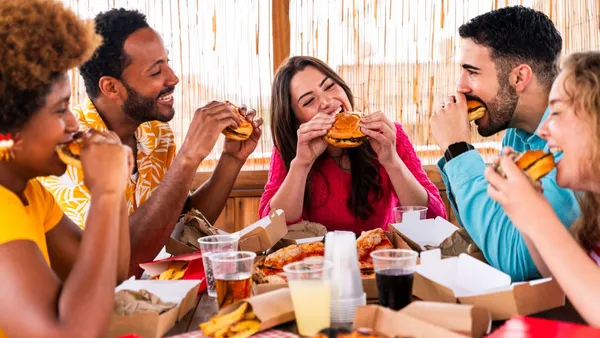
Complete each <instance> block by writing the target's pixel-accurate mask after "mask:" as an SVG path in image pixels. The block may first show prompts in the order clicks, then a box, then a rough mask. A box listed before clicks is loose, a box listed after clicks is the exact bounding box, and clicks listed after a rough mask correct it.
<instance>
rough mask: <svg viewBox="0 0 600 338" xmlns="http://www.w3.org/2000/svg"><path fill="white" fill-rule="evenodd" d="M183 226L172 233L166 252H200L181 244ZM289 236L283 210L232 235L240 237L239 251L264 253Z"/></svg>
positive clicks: (273, 212)
mask: <svg viewBox="0 0 600 338" xmlns="http://www.w3.org/2000/svg"><path fill="white" fill-rule="evenodd" d="M182 227H183V224H181V223H178V224H177V226H175V229H173V232H172V233H171V237H169V240H168V241H167V244H166V250H167V252H168V253H170V254H173V255H181V254H185V253H192V252H196V251H199V249H198V248H193V247H191V246H189V245H187V244H185V243H183V242H180V241H179V240H180V238H181V230H182ZM219 233H221V234H224V235H227V234H228V233H227V232H224V231H222V230H219ZM286 234H287V225H286V222H285V215H284V212H283V210H281V209H278V210H273V211H271V213H270V214H269V216H266V217H264V218H262V219H260V220H258V221H256V222H255V223H253V224H251V225H249V226H247V227H245V228H244V229H242V230H240V231H238V232H234V233H232V234H231V235H236V236H238V237H239V246H238V248H239V250H240V251H252V252H257V253H260V252H264V251H266V250H268V249H270V248H272V247H273V246H274V245H275V244H277V242H278V241H279V240H280V239H281V238H283V236H285V235H286Z"/></svg>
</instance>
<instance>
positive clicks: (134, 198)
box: [39, 99, 175, 228]
mask: <svg viewBox="0 0 600 338" xmlns="http://www.w3.org/2000/svg"><path fill="white" fill-rule="evenodd" d="M73 113H74V114H75V116H76V117H77V119H78V121H79V128H80V130H87V129H90V128H94V129H97V130H100V131H107V130H108V128H107V127H106V125H105V124H104V122H103V121H102V118H101V117H100V114H98V111H97V110H96V107H94V104H93V103H92V101H91V100H90V99H86V100H85V102H83V103H82V104H81V105H78V106H76V107H74V108H73ZM135 139H136V140H137V159H136V160H137V169H138V170H137V173H135V174H134V175H132V177H131V179H130V180H129V184H128V186H127V191H126V196H127V205H128V207H129V214H131V213H133V212H134V211H135V210H136V209H137V207H138V206H139V205H141V204H142V203H144V202H145V201H146V200H147V199H148V198H150V196H151V195H152V192H153V191H154V189H156V187H158V184H159V183H160V182H161V181H162V179H163V177H164V176H165V173H166V172H167V169H168V168H169V166H170V165H171V162H173V157H175V138H174V136H173V131H172V130H171V127H170V126H169V124H168V123H164V122H158V121H151V122H146V123H142V124H141V125H140V126H139V127H138V129H137V130H136V132H135ZM39 180H40V182H42V184H43V185H44V186H45V187H46V189H47V190H48V191H50V192H51V193H52V194H53V195H54V198H55V199H56V201H57V202H58V204H59V205H60V207H61V208H62V210H63V211H64V213H65V214H66V215H67V216H68V217H69V218H71V220H73V222H75V224H77V225H79V226H80V227H81V228H83V227H84V226H85V220H86V215H87V212H88V210H89V206H90V199H91V196H90V192H89V190H88V189H87V187H86V186H85V185H84V184H83V171H81V169H76V168H74V167H71V166H69V167H68V168H67V172H66V173H65V174H64V175H62V176H60V177H56V176H50V177H44V178H39Z"/></svg>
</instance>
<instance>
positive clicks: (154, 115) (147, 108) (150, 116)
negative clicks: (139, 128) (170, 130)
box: [121, 80, 175, 123]
mask: <svg viewBox="0 0 600 338" xmlns="http://www.w3.org/2000/svg"><path fill="white" fill-rule="evenodd" d="M121 82H122V83H123V86H124V87H125V89H126V90H127V101H125V102H124V103H123V104H122V105H121V109H122V110H123V112H124V113H125V114H127V116H129V117H131V118H132V119H134V120H135V121H138V122H141V123H144V122H148V121H160V122H169V121H171V119H173V116H174V115H175V109H174V108H173V107H171V111H170V112H169V114H168V115H167V116H164V115H162V114H161V112H160V108H159V107H158V102H157V101H158V98H159V97H161V96H163V95H165V94H168V93H172V92H173V91H174V90H175V87H174V86H171V87H167V88H165V89H163V90H161V91H160V93H159V94H158V96H157V97H156V98H151V97H147V96H143V95H141V94H139V93H138V92H136V91H135V89H133V88H131V87H130V86H129V85H128V84H127V82H125V81H124V80H121Z"/></svg>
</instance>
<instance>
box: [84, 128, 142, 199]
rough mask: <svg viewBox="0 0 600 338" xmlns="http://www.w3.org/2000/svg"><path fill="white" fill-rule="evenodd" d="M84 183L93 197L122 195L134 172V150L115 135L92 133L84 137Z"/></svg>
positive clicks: (110, 133)
mask: <svg viewBox="0 0 600 338" xmlns="http://www.w3.org/2000/svg"><path fill="white" fill-rule="evenodd" d="M83 142H84V143H83V148H82V150H81V154H80V158H81V166H82V169H83V174H84V177H83V181H84V184H85V185H86V186H87V187H88V189H89V190H90V192H91V193H92V194H97V193H100V194H123V193H124V192H125V188H126V187H127V182H128V180H129V176H130V175H131V171H132V169H133V153H132V151H131V148H129V147H128V146H125V145H122V144H121V140H120V139H119V137H118V136H117V135H116V134H115V133H113V132H99V131H90V132H88V133H86V134H84V136H83Z"/></svg>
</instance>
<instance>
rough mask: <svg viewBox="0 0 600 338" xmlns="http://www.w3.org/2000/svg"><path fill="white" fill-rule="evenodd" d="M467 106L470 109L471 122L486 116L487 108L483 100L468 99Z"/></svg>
mask: <svg viewBox="0 0 600 338" xmlns="http://www.w3.org/2000/svg"><path fill="white" fill-rule="evenodd" d="M467 108H468V109H469V113H468V116H469V122H472V121H475V120H479V119H480V118H482V117H484V116H485V113H486V112H487V108H486V107H485V105H484V104H483V102H481V101H479V100H476V99H469V100H467Z"/></svg>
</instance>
